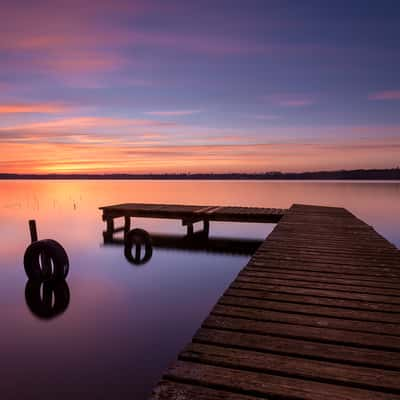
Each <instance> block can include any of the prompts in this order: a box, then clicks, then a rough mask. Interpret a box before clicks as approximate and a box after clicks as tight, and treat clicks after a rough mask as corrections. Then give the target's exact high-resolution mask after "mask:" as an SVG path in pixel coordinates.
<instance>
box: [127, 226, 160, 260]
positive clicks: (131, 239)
mask: <svg viewBox="0 0 400 400" xmlns="http://www.w3.org/2000/svg"><path fill="white" fill-rule="evenodd" d="M124 254H125V258H126V259H127V260H128V262H130V263H131V264H134V265H144V264H146V263H147V262H149V261H150V259H151V257H152V255H153V245H152V242H151V237H150V235H149V233H148V232H146V231H145V230H144V229H133V230H131V231H129V232H128V233H127V234H126V237H125V241H124Z"/></svg>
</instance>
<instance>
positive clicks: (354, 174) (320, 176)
mask: <svg viewBox="0 0 400 400" xmlns="http://www.w3.org/2000/svg"><path fill="white" fill-rule="evenodd" d="M22 179H25V180H26V179H30V180H380V181H381V180H400V168H393V169H359V170H342V171H316V172H265V173H254V174H246V173H225V174H200V173H199V174H5V173H0V180H22Z"/></svg>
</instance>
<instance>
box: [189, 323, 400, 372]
mask: <svg viewBox="0 0 400 400" xmlns="http://www.w3.org/2000/svg"><path fill="white" fill-rule="evenodd" d="M230 332H235V331H230ZM264 336H272V335H268V334H266V335H264ZM293 340H295V339H293ZM297 340H298V339H297ZM192 343H199V344H204V345H210V346H216V347H222V348H224V349H238V350H248V351H252V352H255V353H262V354H276V355H280V356H288V357H293V358H299V359H306V360H314V361H322V362H330V363H334V364H338V365H349V366H355V367H366V368H376V369H381V370H383V371H400V366H399V367H395V366H389V365H384V364H375V363H373V362H367V361H365V362H361V361H360V362H357V361H353V360H346V359H339V358H336V359H335V358H330V357H324V356H317V355H311V354H304V353H301V352H298V353H294V352H290V351H284V350H282V351H279V350H272V349H262V348H259V347H251V346H250V345H249V346H246V345H240V344H234V343H229V344H227V343H220V342H213V341H212V340H206V339H199V338H196V337H194V338H193V340H192ZM330 346H332V345H330ZM347 347H350V346H347ZM382 353H387V352H385V351H382Z"/></svg>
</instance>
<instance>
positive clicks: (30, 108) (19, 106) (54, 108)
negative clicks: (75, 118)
mask: <svg viewBox="0 0 400 400" xmlns="http://www.w3.org/2000/svg"><path fill="white" fill-rule="evenodd" d="M67 109H68V107H66V106H64V105H61V104H46V103H43V104H37V103H34V104H28V103H16V104H15V103H14V104H0V114H19V113H45V114H52V113H60V112H63V111H66V110H67Z"/></svg>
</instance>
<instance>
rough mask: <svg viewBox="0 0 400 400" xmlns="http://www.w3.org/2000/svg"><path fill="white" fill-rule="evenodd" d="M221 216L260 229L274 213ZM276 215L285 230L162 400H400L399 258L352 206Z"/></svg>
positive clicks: (197, 340)
mask: <svg viewBox="0 0 400 400" xmlns="http://www.w3.org/2000/svg"><path fill="white" fill-rule="evenodd" d="M212 212H213V214H215V218H225V217H226V218H228V217H229V218H232V220H237V219H240V218H244V217H246V218H249V220H251V219H252V218H254V219H255V220H256V219H257V218H258V217H259V215H260V214H261V213H264V214H266V215H273V214H274V213H275V210H274V209H269V210H268V209H264V210H263V211H261V210H259V209H256V208H235V207H221V208H217V209H216V210H212ZM277 212H278V215H280V218H281V219H280V222H279V223H278V225H277V226H276V227H275V228H274V230H273V231H272V233H271V235H270V236H269V237H268V238H267V239H266V241H265V242H264V243H263V244H262V245H261V246H260V247H259V248H258V250H257V251H256V253H255V254H254V255H253V257H252V259H251V260H250V261H249V263H248V265H247V266H246V267H245V268H244V269H243V271H242V272H240V273H239V274H238V276H237V277H236V279H235V280H234V281H233V282H232V284H231V285H230V287H229V288H228V289H227V291H226V292H225V294H224V295H223V296H222V297H221V298H220V299H219V301H218V303H217V304H216V305H215V307H214V308H213V310H211V312H210V315H209V316H208V317H207V318H206V320H205V321H204V322H203V325H202V327H201V329H200V330H199V331H198V332H197V334H196V335H195V336H194V337H193V342H192V343H191V344H189V345H188V346H187V347H186V349H185V350H184V351H183V352H182V353H181V354H180V355H179V357H178V361H177V363H176V364H175V365H173V366H172V367H171V368H170V369H169V370H168V371H167V372H166V373H165V375H164V378H163V381H162V384H161V385H160V386H159V389H157V390H158V392H157V391H156V392H155V393H162V394H163V396H164V397H162V399H165V400H167V399H178V398H179V399H180V398H182V399H189V398H200V399H206V398H207V399H213V398H215V399H219V398H229V399H230V398H232V399H234V398H235V397H234V396H250V398H277V399H289V398H290V399H310V400H315V399H321V400H322V399H324V400H325V399H328V400H329V399H332V400H333V399H335V400H336V399H347V400H350V399H396V398H399V396H400V252H399V251H398V249H397V248H396V247H395V246H393V245H392V244H391V243H389V242H387V241H386V240H385V239H384V238H383V237H382V236H381V235H379V234H378V233H377V232H375V230H374V229H373V228H372V227H371V226H368V225H367V224H365V223H364V222H363V221H361V220H360V219H358V218H356V217H354V216H353V215H352V214H351V213H350V212H348V211H347V210H344V209H342V208H329V207H314V206H304V205H294V206H292V207H291V208H290V209H289V210H288V211H285V212H283V213H281V214H279V213H280V212H279V210H278V211H277ZM233 214H235V215H233ZM260 221H261V219H260ZM163 387H164V388H166V389H162V388H163ZM209 391H212V392H209ZM197 392H198V394H197ZM179 396H182V397H179ZM155 398H157V399H158V398H161V397H155ZM238 400H242V399H241V398H239V399H238Z"/></svg>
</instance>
